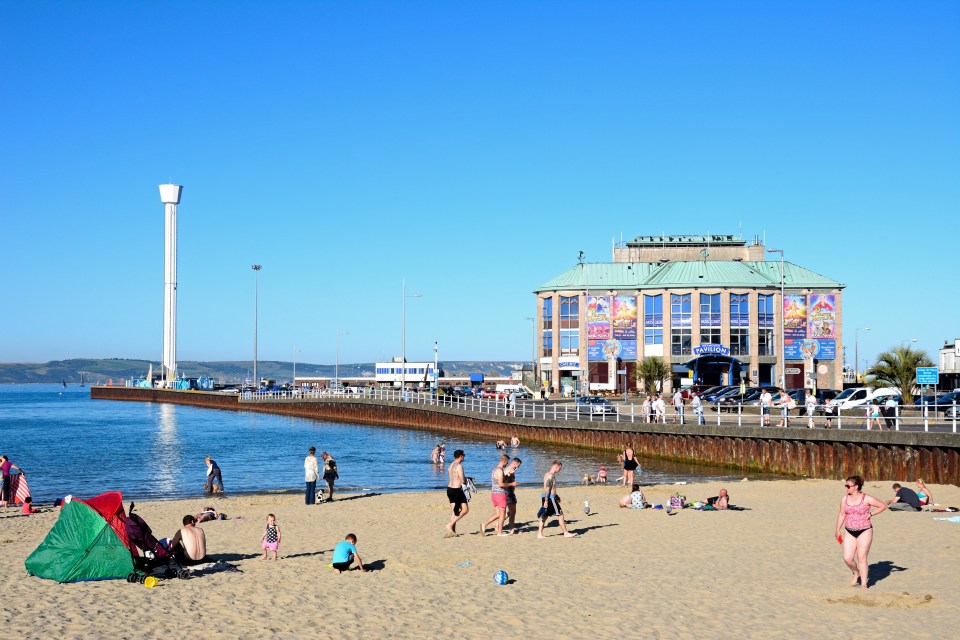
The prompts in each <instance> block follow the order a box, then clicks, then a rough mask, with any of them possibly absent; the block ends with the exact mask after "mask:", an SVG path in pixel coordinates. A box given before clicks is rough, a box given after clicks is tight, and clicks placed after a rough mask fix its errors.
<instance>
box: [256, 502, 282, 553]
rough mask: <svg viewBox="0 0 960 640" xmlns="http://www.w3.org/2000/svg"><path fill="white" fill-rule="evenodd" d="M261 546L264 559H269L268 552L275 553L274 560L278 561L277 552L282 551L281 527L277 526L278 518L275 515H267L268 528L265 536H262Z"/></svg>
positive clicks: (264, 532)
mask: <svg viewBox="0 0 960 640" xmlns="http://www.w3.org/2000/svg"><path fill="white" fill-rule="evenodd" d="M260 543H261V544H260V546H262V547H263V559H264V560H266V559H267V551H268V550H269V551H273V559H274V560H277V559H278V556H277V551H278V549H280V527H278V526H277V517H276V516H275V515H273V514H272V513H271V514H268V515H267V526H266V528H265V529H264V531H263V535H262V536H260Z"/></svg>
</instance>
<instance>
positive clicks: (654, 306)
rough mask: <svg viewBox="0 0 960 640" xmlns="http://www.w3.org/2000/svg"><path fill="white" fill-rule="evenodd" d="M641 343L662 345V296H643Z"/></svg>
mask: <svg viewBox="0 0 960 640" xmlns="http://www.w3.org/2000/svg"><path fill="white" fill-rule="evenodd" d="M643 343H644V344H663V296H662V295H658V296H643Z"/></svg>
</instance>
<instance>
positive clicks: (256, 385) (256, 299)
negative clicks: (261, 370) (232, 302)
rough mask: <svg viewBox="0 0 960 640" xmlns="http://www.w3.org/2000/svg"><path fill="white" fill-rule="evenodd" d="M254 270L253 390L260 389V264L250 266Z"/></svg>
mask: <svg viewBox="0 0 960 640" xmlns="http://www.w3.org/2000/svg"><path fill="white" fill-rule="evenodd" d="M250 268H251V269H253V275H254V284H253V388H254V390H257V389H259V388H260V379H259V378H257V315H258V312H259V309H260V269H262V268H263V267H262V266H260V265H259V264H254V265H250Z"/></svg>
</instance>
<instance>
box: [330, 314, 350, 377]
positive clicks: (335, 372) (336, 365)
mask: <svg viewBox="0 0 960 640" xmlns="http://www.w3.org/2000/svg"><path fill="white" fill-rule="evenodd" d="M348 335H350V332H349V331H344V332H343V333H340V327H337V355H336V360H335V361H334V365H333V381H334V382H340V336H348ZM338 386H339V385H338Z"/></svg>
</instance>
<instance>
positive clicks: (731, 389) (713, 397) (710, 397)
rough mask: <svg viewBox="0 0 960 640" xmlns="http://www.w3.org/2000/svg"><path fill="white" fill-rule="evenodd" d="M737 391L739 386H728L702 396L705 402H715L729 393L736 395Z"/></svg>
mask: <svg viewBox="0 0 960 640" xmlns="http://www.w3.org/2000/svg"><path fill="white" fill-rule="evenodd" d="M739 389H740V386H739V385H736V386H730V385H728V386H725V387H720V388H718V389H716V390H711V391H708V392H707V393H705V394H703V399H704V400H706V401H707V402H716V401H717V400H718V399H719V398H720V397H722V396H725V395H727V394H730V393H736V392H737V391H738V390H739Z"/></svg>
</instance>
